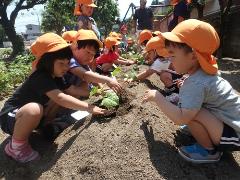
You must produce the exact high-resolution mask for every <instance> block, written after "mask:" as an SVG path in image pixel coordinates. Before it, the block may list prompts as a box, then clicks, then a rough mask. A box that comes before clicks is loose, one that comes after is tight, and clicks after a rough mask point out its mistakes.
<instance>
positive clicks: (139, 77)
mask: <svg viewBox="0 0 240 180" xmlns="http://www.w3.org/2000/svg"><path fill="white" fill-rule="evenodd" d="M154 73H155V71H154V70H153V69H147V70H145V71H143V72H141V73H139V74H138V75H137V76H136V80H140V81H142V80H144V79H146V78H147V77H149V76H151V75H152V74H154Z"/></svg>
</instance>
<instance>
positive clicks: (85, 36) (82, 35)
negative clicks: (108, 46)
mask: <svg viewBox="0 0 240 180" xmlns="http://www.w3.org/2000/svg"><path fill="white" fill-rule="evenodd" d="M82 40H95V41H97V43H98V44H99V47H100V48H101V47H103V45H102V42H101V41H100V40H99V39H98V38H97V36H96V34H95V33H94V32H93V31H92V30H86V29H80V30H78V31H77V34H76V35H75V41H82Z"/></svg>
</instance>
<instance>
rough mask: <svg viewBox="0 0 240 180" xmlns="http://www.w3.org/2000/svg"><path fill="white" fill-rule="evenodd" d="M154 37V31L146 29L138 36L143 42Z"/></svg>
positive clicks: (139, 40) (139, 41) (140, 41)
mask: <svg viewBox="0 0 240 180" xmlns="http://www.w3.org/2000/svg"><path fill="white" fill-rule="evenodd" d="M151 38H152V32H151V31H149V30H147V29H145V30H143V31H141V32H140V34H139V37H138V43H139V44H142V43H143V42H144V41H146V40H149V39H151Z"/></svg>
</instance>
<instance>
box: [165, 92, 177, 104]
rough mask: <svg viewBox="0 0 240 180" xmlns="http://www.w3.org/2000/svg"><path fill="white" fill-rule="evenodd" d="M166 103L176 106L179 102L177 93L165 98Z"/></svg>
mask: <svg viewBox="0 0 240 180" xmlns="http://www.w3.org/2000/svg"><path fill="white" fill-rule="evenodd" d="M166 99H167V101H169V102H171V103H173V104H175V105H177V104H178V101H179V95H178V94H177V93H172V94H171V95H169V96H166Z"/></svg>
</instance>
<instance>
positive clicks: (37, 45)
mask: <svg viewBox="0 0 240 180" xmlns="http://www.w3.org/2000/svg"><path fill="white" fill-rule="evenodd" d="M68 46H69V44H68V43H67V42H66V41H65V40H64V39H63V38H62V37H61V36H59V35H57V34H55V33H46V34H44V35H42V36H40V37H38V38H37V40H36V41H35V42H34V43H33V44H32V45H31V47H30V49H31V51H32V54H33V55H34V56H35V57H36V60H35V61H33V62H32V67H33V68H35V67H36V65H37V63H38V61H39V59H40V58H41V57H42V55H43V54H45V53H48V52H54V51H58V50H60V49H63V48H65V47H68Z"/></svg>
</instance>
